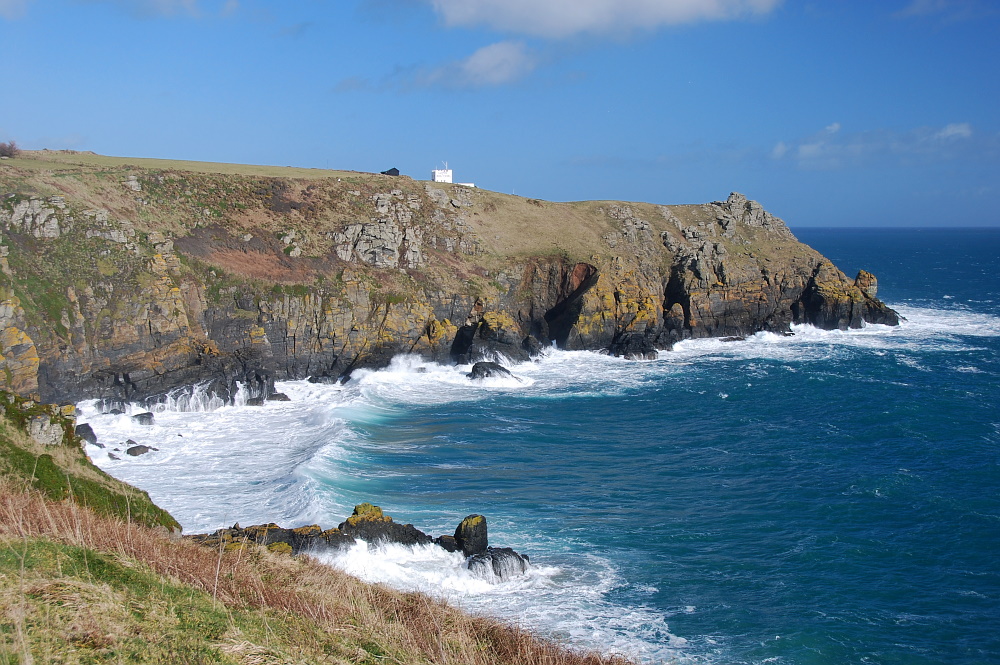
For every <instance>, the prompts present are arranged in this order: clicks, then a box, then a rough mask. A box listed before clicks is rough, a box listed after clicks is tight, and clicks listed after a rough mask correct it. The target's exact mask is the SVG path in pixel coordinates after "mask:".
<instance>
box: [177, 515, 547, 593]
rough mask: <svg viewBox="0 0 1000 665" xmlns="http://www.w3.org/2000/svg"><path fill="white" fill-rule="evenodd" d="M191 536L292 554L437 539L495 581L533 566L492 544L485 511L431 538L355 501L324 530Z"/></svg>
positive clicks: (261, 527)
mask: <svg viewBox="0 0 1000 665" xmlns="http://www.w3.org/2000/svg"><path fill="white" fill-rule="evenodd" d="M187 537H188V538H190V539H191V540H193V541H195V542H197V543H200V544H202V545H205V546H208V547H214V548H218V549H221V550H223V551H232V550H235V549H240V548H243V547H246V546H247V545H262V546H264V547H266V548H267V549H269V550H271V551H273V552H279V553H288V554H293V555H296V554H303V553H306V554H308V553H314V554H315V553H320V552H323V551H329V550H340V549H347V548H350V547H352V546H354V545H355V544H356V543H357V542H358V541H364V542H366V543H368V545H369V547H378V546H380V545H386V544H398V545H406V546H411V547H412V546H414V545H429V544H435V545H438V546H440V547H442V548H443V549H445V550H447V551H449V552H461V553H462V554H463V555H464V556H465V557H466V566H467V567H468V569H469V572H470V573H472V574H473V575H475V576H477V577H480V578H481V579H484V580H487V581H489V582H491V583H496V582H501V581H504V580H507V579H510V578H511V577H514V576H516V575H521V574H523V573H524V572H525V571H527V570H528V568H529V565H530V564H529V562H528V556H527V555H524V554H519V553H517V552H515V551H514V550H512V549H511V548H509V547H499V548H494V547H490V545H489V539H488V538H487V529H486V518H485V517H483V516H482V515H469V516H468V517H466V518H465V519H464V520H462V522H461V523H460V524H459V525H458V527H457V528H456V529H455V535H454V536H447V535H444V536H439V537H438V538H431V536H429V535H427V534H426V533H424V532H422V531H420V530H419V529H417V528H416V527H414V526H413V525H412V524H398V523H396V522H394V521H393V519H392V518H391V517H389V516H388V515H385V514H383V513H382V509H381V508H380V507H378V506H375V505H372V504H370V503H362V504H359V505H357V506H355V507H354V512H353V514H352V515H351V516H350V517H348V518H347V519H346V520H344V521H343V522H341V523H340V526H338V527H337V528H335V529H323V528H322V527H320V526H319V525H318V524H311V525H308V526H302V527H298V528H294V529H285V528H282V527H280V526H278V525H277V524H274V523H271V524H258V525H254V526H248V527H241V526H240V525H239V524H238V523H237V524H234V525H233V526H232V527H230V528H228V529H219V530H217V531H215V532H213V533H210V534H194V535H191V536H187Z"/></svg>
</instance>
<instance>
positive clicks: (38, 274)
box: [0, 153, 898, 410]
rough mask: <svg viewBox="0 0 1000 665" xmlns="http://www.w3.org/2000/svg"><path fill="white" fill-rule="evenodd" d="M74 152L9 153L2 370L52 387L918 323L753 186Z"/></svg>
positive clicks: (335, 370)
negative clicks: (336, 172)
mask: <svg viewBox="0 0 1000 665" xmlns="http://www.w3.org/2000/svg"><path fill="white" fill-rule="evenodd" d="M51 158H52V154H51V153H50V154H48V155H45V154H42V153H38V154H35V155H32V154H30V153H26V157H24V158H22V160H19V161H21V162H23V161H24V159H37V160H41V159H51ZM65 158H66V159H70V158H72V159H76V160H78V161H77V162H75V163H74V164H75V165H74V168H73V170H71V171H66V170H63V171H60V172H59V175H58V177H57V176H55V175H53V172H52V171H47V170H45V169H42V168H39V169H23V168H20V167H17V166H5V167H4V168H3V169H2V170H0V370H2V371H0V384H2V385H0V387H6V388H7V389H10V390H12V391H14V392H17V393H18V394H21V395H24V396H33V397H36V398H38V399H40V400H43V401H72V400H78V399H82V398H94V397H96V398H101V399H102V400H103V402H102V404H103V405H104V406H105V408H106V410H112V409H120V410H124V409H123V408H122V407H123V406H124V405H125V403H127V402H146V403H147V404H148V405H150V406H152V404H154V403H156V402H158V401H164V400H179V401H183V400H188V401H191V400H197V399H204V400H207V401H209V402H212V403H220V404H221V403H226V402H233V401H240V400H242V401H243V402H244V403H263V402H264V401H266V400H268V399H269V398H270V397H271V396H272V395H273V394H274V381H275V379H289V378H304V377H312V378H313V379H314V380H319V381H336V380H340V379H342V378H344V377H346V376H349V375H350V373H351V372H352V371H353V370H355V369H357V368H359V367H379V366H384V365H386V364H387V363H388V362H389V360H390V359H391V358H392V357H393V356H395V355H397V354H402V353H412V354H419V355H421V356H423V357H425V358H428V359H433V360H438V361H443V362H449V361H450V362H458V363H462V364H466V363H467V364H473V363H476V362H478V361H485V362H496V361H497V360H499V359H500V357H501V356H503V357H505V358H509V359H512V360H523V359H527V358H530V357H532V356H533V355H537V354H538V353H540V352H542V351H543V350H544V349H545V348H547V347H549V346H553V345H555V346H557V347H560V348H565V349H591V350H605V351H607V352H608V353H612V354H614V355H618V356H623V357H626V358H636V359H643V358H652V357H655V355H656V353H657V352H658V351H660V350H665V349H669V348H671V346H672V345H673V344H674V343H675V342H677V341H679V340H682V339H687V338H696V337H707V336H718V337H735V336H745V335H749V334H753V333H755V332H758V331H762V330H764V331H774V332H783V331H787V330H788V329H789V326H790V324H792V323H811V324H813V325H816V326H819V327H823V328H849V327H859V326H862V325H864V324H865V323H866V322H868V323H883V324H889V325H892V324H895V323H896V322H898V317H897V316H896V314H895V312H893V311H892V310H891V309H889V308H888V307H886V306H885V305H884V304H883V303H882V302H880V301H879V300H878V299H877V298H876V292H877V281H876V280H875V278H874V276H872V275H870V274H869V273H867V272H864V271H862V273H861V274H859V275H858V277H857V279H855V280H851V279H849V278H848V277H846V276H845V275H844V274H843V273H842V272H840V271H839V270H838V269H837V268H836V267H834V266H833V265H832V264H831V263H830V262H829V261H827V260H826V259H824V258H823V257H822V256H821V255H819V254H818V253H817V252H815V251H814V250H812V249H810V248H809V247H806V246H805V245H802V244H800V243H799V242H797V241H796V240H795V238H794V236H793V235H792V234H791V232H790V231H789V230H788V228H787V227H786V226H785V224H784V222H782V221H781V220H780V219H778V218H776V217H774V216H773V215H771V214H769V213H767V212H766V211H765V210H764V209H763V208H762V207H761V206H760V205H759V204H758V203H756V202H754V201H750V200H747V199H746V198H745V197H743V196H742V195H739V194H732V195H730V196H729V198H727V199H726V200H725V201H717V202H714V203H709V204H704V205H678V206H656V205H649V204H639V203H609V202H590V203H576V204H553V203H547V202H543V201H537V200H533V199H523V198H519V197H513V196H506V195H502V194H498V193H495V192H488V191H485V190H471V189H468V188H463V187H460V186H452V185H447V184H441V183H434V184H430V183H417V182H414V181H412V180H409V179H408V178H403V177H396V178H390V177H389V176H382V175H371V174H352V175H351V177H349V178H342V177H340V176H336V177H335V176H333V175H329V176H326V175H325V174H324V172H320V171H317V172H315V174H309V175H308V177H307V176H304V175H302V174H301V172H297V173H296V176H295V177H288V178H277V177H274V178H268V177H261V176H255V175H249V174H248V175H225V174H221V173H217V174H213V173H194V172H190V171H183V170H181V168H180V167H178V169H176V170H164V169H162V168H158V169H150V168H141V167H121V168H118V169H115V168H111V169H109V168H107V167H103V166H102V167H100V168H99V167H98V166H97V165H89V164H88V162H87V161H86V160H87V158H86V156H84V155H78V156H72V157H70V156H66V157H65ZM213 400H214V402H213Z"/></svg>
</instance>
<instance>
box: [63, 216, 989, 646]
mask: <svg viewBox="0 0 1000 665" xmlns="http://www.w3.org/2000/svg"><path fill="white" fill-rule="evenodd" d="M795 233H796V235H797V237H799V239H800V240H802V241H803V242H805V243H807V244H809V245H811V246H813V247H815V248H816V249H818V250H819V251H820V252H822V253H823V254H825V255H826V256H827V257H829V258H830V259H832V260H833V261H834V263H836V264H837V265H838V266H839V267H840V268H841V269H843V270H844V271H845V272H847V273H848V274H849V275H851V276H853V275H854V274H855V273H856V271H857V270H858V269H859V268H864V269H867V270H870V271H871V272H873V273H875V274H876V275H877V276H878V278H879V287H880V290H879V296H880V297H881V298H882V299H883V300H884V301H886V302H887V303H888V304H889V305H890V306H892V307H894V308H895V309H897V310H898V311H899V312H900V314H902V315H903V316H904V317H906V320H905V321H904V322H903V324H902V325H901V326H899V327H898V328H890V327H885V326H876V325H871V326H868V327H866V328H864V329H861V330H852V331H846V332H841V331H832V332H828V331H820V330H817V329H814V328H811V327H806V326H798V327H796V328H795V329H794V332H795V335H794V336H792V337H781V336H777V335H771V334H763V333H762V334H758V335H755V336H753V337H750V338H748V339H746V340H745V341H737V342H722V341H719V340H697V341H686V342H682V343H680V344H678V345H677V347H676V348H675V349H674V350H673V351H669V352H661V353H660V355H659V358H658V359H657V360H652V361H639V362H637V361H626V360H622V359H616V358H611V357H608V356H602V355H599V354H596V353H589V352H568V351H558V350H552V351H551V352H549V353H548V354H546V355H545V356H544V357H543V358H541V359H540V360H538V361H536V362H531V363H524V364H517V365H513V366H512V367H511V370H512V371H513V373H514V375H515V378H512V379H502V380H501V379H489V380H486V381H484V382H472V381H470V380H468V379H467V378H466V377H465V372H467V371H468V369H469V368H468V367H454V366H445V365H437V364H433V363H426V362H422V361H420V360H419V359H417V358H412V357H401V358H397V359H396V360H395V361H394V362H393V364H392V366H391V367H389V368H388V369H385V370H382V371H377V372H372V371H360V372H357V373H356V374H355V378H354V379H353V380H352V381H350V382H349V383H348V384H346V385H344V386H326V385H316V384H310V383H307V382H305V381H294V382H285V383H280V384H279V386H278V387H279V389H280V390H282V391H283V392H285V393H287V394H288V395H289V396H290V397H291V398H292V401H290V402H285V403H280V402H273V403H268V404H267V405H266V406H264V407H247V406H241V405H238V406H231V407H222V408H217V406H218V405H213V404H210V403H208V402H207V401H206V400H200V401H197V400H196V401H194V402H193V403H176V404H173V405H171V406H170V407H169V408H166V409H164V410H161V411H159V412H157V413H156V423H155V424H154V425H153V426H152V427H143V426H140V425H136V424H133V423H132V422H131V420H130V419H129V418H128V417H127V416H113V415H101V414H98V413H97V412H96V405H95V403H93V402H84V403H82V404H80V405H79V407H80V411H81V414H82V415H81V418H80V421H81V422H90V423H91V424H92V426H93V427H94V429H95V431H96V432H97V434H98V437H99V439H100V441H101V442H103V443H105V444H107V445H109V448H108V449H105V450H102V449H99V448H96V447H93V446H89V447H88V453H89V454H90V455H91V457H92V458H93V459H94V461H95V462H96V463H97V464H98V465H99V466H101V467H102V468H103V469H105V470H106V471H108V472H109V473H111V474H112V475H115V476H117V477H119V478H121V479H123V480H126V481H128V482H130V483H133V484H135V485H137V486H139V487H141V488H143V489H145V490H148V491H149V493H150V495H151V497H152V498H153V500H154V501H156V502H157V503H158V504H159V505H161V506H163V507H164V508H166V509H167V510H169V511H170V512H171V513H172V514H173V515H174V516H175V517H176V518H177V519H178V520H179V521H180V522H181V524H183V526H184V529H185V531H186V532H188V533H196V532H205V531H211V530H214V529H216V528H219V527H223V526H229V525H231V524H233V523H235V522H239V523H241V524H242V525H244V526H246V525H249V524H256V523H261V522H272V521H273V522H277V523H279V524H281V525H283V526H299V525H302V524H309V523H319V524H321V525H323V526H324V527H329V526H336V525H337V524H338V523H339V522H341V521H342V520H343V519H344V518H345V517H346V516H348V515H350V514H351V510H352V508H353V506H354V505H355V504H357V503H361V502H364V501H368V502H372V503H375V504H377V505H379V506H381V507H382V508H383V510H384V511H385V512H386V513H387V514H390V515H392V516H394V517H395V518H396V519H397V521H403V522H412V523H413V524H414V525H415V526H417V527H418V528H420V529H422V530H423V531H425V532H428V533H431V534H433V535H439V534H443V533H449V534H450V533H452V532H453V531H454V529H455V526H456V525H457V524H458V522H459V521H460V520H461V519H462V518H463V517H465V516H466V515H468V514H471V513H480V514H483V515H485V516H486V517H487V520H488V525H489V533H490V542H491V544H494V545H503V546H510V547H513V548H514V549H516V550H518V551H520V552H523V553H527V554H529V555H530V556H531V562H532V568H531V570H530V571H529V573H528V574H527V575H525V576H523V577H520V578H516V579H514V580H512V581H508V582H504V583H501V584H495V585H492V584H489V583H487V582H485V581H483V580H479V579H476V578H473V577H471V576H470V575H469V573H468V571H466V570H465V569H464V568H463V567H462V559H461V557H460V556H458V555H455V554H448V553H447V552H444V550H441V549H440V548H436V547H427V548H417V549H409V548H404V547H399V546H391V547H388V548H381V549H379V550H374V551H373V550H369V549H368V548H366V547H364V546H359V547H357V548H355V549H352V550H350V551H348V552H344V553H340V554H338V555H335V556H333V555H325V558H324V560H325V561H326V562H327V563H329V564H330V565H332V566H336V567H339V568H342V569H344V570H347V571H349V572H351V573H353V574H355V575H358V576H359V577H362V578H364V579H367V580H372V581H381V582H384V583H386V584H389V585H391V586H395V587H398V588H405V589H419V590H422V591H425V592H427V593H431V594H434V595H438V596H443V597H445V598H447V599H449V600H450V601H451V602H453V603H454V604H456V605H458V606H461V607H463V608H466V609H468V610H469V611H472V612H476V613H483V614H489V615H493V616H499V617H503V618H506V619H509V620H511V621H514V622H516V623H518V624H519V625H522V626H524V627H526V628H529V629H531V630H534V631H535V632H537V633H539V634H541V635H545V636H550V637H555V638H557V639H560V640H564V641H566V642H567V643H569V644H572V645H576V646H579V647H583V648H591V649H597V650H600V651H602V652H615V653H621V654H625V655H628V656H632V657H634V658H637V659H639V660H641V661H643V662H650V663H684V664H686V663H705V664H719V665H723V664H733V665H735V664H742V663H747V664H749V663H753V664H763V663H780V664H788V665H814V664H816V665H818V664H830V665H833V664H837V665H841V664H845V663H900V664H906V665H920V664H931V663H948V664H949V665H972V664H986V663H994V664H995V663H1000V557H998V555H997V551H998V548H1000V409H998V407H997V395H998V393H1000V279H998V275H1000V229H993V230H991V229H949V230H943V229H796V230H795ZM136 409H137V410H138V407H136ZM128 438H131V439H134V440H135V441H138V442H139V443H143V444H146V445H151V446H154V447H156V448H158V450H157V451H155V452H152V453H149V454H147V455H144V456H141V457H136V458H131V457H128V456H125V455H123V454H121V453H116V454H118V455H119V456H120V457H121V458H122V459H120V460H117V461H116V460H112V459H110V458H109V457H108V455H107V453H108V451H109V450H111V449H112V448H114V447H118V448H121V447H122V446H121V445H120V443H121V442H123V441H125V440H126V439H128Z"/></svg>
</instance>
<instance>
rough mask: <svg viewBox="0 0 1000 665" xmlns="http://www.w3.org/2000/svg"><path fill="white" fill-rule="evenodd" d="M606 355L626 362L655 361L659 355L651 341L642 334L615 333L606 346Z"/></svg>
mask: <svg viewBox="0 0 1000 665" xmlns="http://www.w3.org/2000/svg"><path fill="white" fill-rule="evenodd" d="M608 353H610V354H611V355H613V356H614V357H616V358H626V359H628V360H656V358H657V357H658V356H659V353H658V352H657V350H656V346H654V345H653V342H652V340H650V338H649V337H647V336H646V335H645V334H643V333H638V332H620V333H617V334H616V335H615V336H614V338H613V339H612V340H611V344H609V345H608Z"/></svg>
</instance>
